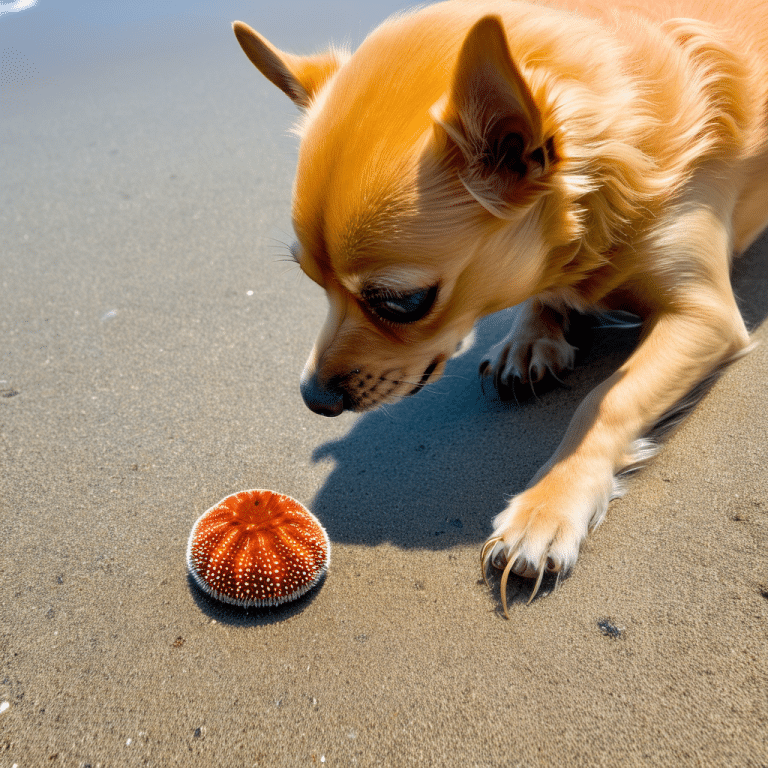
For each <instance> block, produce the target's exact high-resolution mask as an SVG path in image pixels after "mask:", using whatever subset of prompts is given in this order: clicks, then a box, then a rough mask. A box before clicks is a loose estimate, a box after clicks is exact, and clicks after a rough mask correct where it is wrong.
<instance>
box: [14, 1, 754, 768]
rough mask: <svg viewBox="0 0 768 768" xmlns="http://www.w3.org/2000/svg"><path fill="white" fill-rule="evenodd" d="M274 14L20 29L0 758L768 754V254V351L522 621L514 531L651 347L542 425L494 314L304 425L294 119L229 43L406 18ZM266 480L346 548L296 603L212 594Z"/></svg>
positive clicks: (296, 39)
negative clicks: (504, 536)
mask: <svg viewBox="0 0 768 768" xmlns="http://www.w3.org/2000/svg"><path fill="white" fill-rule="evenodd" d="M198 5H199V7H198ZM262 6H263V4H261V3H250V4H248V3H245V2H240V3H230V4H223V5H222V6H221V7H220V8H218V9H217V10H216V11H204V10H202V8H203V5H202V4H195V3H192V4H188V10H173V9H171V10H169V11H168V12H167V14H166V16H165V17H163V18H161V19H159V20H158V18H157V17H156V16H152V15H151V14H150V13H149V11H147V14H148V15H147V16H146V17H143V16H142V15H141V13H140V12H139V11H140V9H141V8H142V7H144V6H142V4H141V3H139V4H137V5H136V6H135V9H134V12H133V14H134V15H133V16H132V17H131V18H127V19H126V20H125V22H124V23H121V24H117V23H115V20H114V19H112V18H111V17H109V15H108V14H106V13H105V12H103V13H102V16H101V17H98V18H94V17H93V16H92V15H90V16H89V13H91V12H92V10H93V9H90V6H87V4H85V3H84V4H83V9H82V12H81V13H77V14H76V13H74V12H72V13H64V11H58V12H55V11H53V10H48V9H46V8H41V7H39V6H38V7H35V8H32V9H30V10H28V11H23V12H21V13H18V14H6V15H4V16H2V17H0V49H2V50H3V51H4V52H7V51H8V50H11V51H12V54H8V56H10V58H8V59H7V60H6V61H8V62H10V61H13V62H14V63H13V67H11V66H10V65H7V67H6V70H5V72H6V77H5V79H4V80H3V82H2V87H1V88H0V131H1V133H0V135H2V140H1V141H0V194H2V198H0V199H2V205H1V206H0V265H1V266H2V270H1V272H0V339H1V341H0V767H1V768H11V766H14V765H15V766H18V768H37V767H38V766H43V765H52V766H53V765H62V766H81V767H84V766H91V767H92V768H95V766H104V767H106V766H119V767H122V766H143V765H149V766H162V767H163V768H164V767H166V766H286V767H289V766H291V767H292V766H304V765H306V766H312V765H327V766H332V765H336V766H350V765H358V766H411V765H414V766H417V765H424V766H454V765H456V766H459V765H460V766H482V767H483V768H484V767H485V766H488V767H494V768H496V767H498V768H511V767H513V766H521V767H522V766H525V767H526V768H528V767H533V766H616V765H622V766H626V765H631V766H634V765H638V766H644V765H648V766H735V767H742V768H759V767H760V766H765V765H768V738H767V737H766V734H767V733H768V694H767V693H766V692H767V691H768V672H767V670H768V629H767V628H768V556H767V554H766V553H767V552H768V546H767V544H768V476H767V475H766V471H765V467H766V464H768V437H766V434H767V430H768V394H766V387H765V377H766V371H768V343H767V342H768V331H767V330H766V328H767V327H768V326H767V325H766V323H765V318H766V315H767V314H768V241H765V240H764V241H762V242H761V243H760V244H759V245H758V247H756V248H755V249H753V250H752V251H751V252H750V253H749V254H747V255H746V256H745V257H744V258H743V259H742V260H741V261H740V262H739V263H738V264H737V266H736V272H735V276H734V282H735V285H736V289H737V293H738V295H739V297H740V301H741V304H742V307H743V311H744V314H745V316H746V317H747V319H748V321H749V323H750V325H751V326H752V327H754V328H755V338H756V339H758V340H760V341H762V344H761V346H759V347H758V348H757V350H756V351H755V352H753V353H752V354H751V355H750V356H749V357H747V358H746V359H745V360H743V361H741V362H740V363H738V365H736V366H734V367H733V368H732V369H731V370H729V371H728V372H727V373H726V374H725V376H724V377H723V378H722V380H721V381H720V382H719V383H718V384H717V385H716V386H715V388H714V389H713V391H712V392H711V393H710V394H709V396H708V397H707V398H706V399H705V400H704V402H703V403H702V404H701V405H700V407H699V408H698V409H697V410H696V411H695V412H694V414H693V415H692V416H691V417H690V418H689V420H688V421H687V422H686V423H685V424H684V426H683V427H682V428H681V429H680V430H679V431H678V432H677V433H676V434H675V435H674V436H673V437H672V438H671V439H670V440H669V441H668V443H667V445H666V447H665V448H664V450H663V452H662V454H661V456H660V457H659V458H658V459H657V460H656V461H655V462H654V463H653V464H652V465H651V466H650V467H648V468H647V469H646V470H645V471H643V472H642V473H640V474H638V475H637V476H636V477H635V478H634V479H633V480H632V482H631V486H630V492H629V493H628V495H627V496H626V497H625V498H624V499H623V500H621V501H619V502H616V503H614V504H613V505H612V507H611V509H610V512H609V514H608V517H607V519H606V521H605V523H604V524H603V525H602V526H601V527H600V528H599V529H598V531H597V532H596V533H595V534H594V535H593V536H592V537H591V539H590V540H589V542H588V544H587V546H586V547H585V549H584V551H583V553H582V555H581V558H580V560H579V563H578V565H577V567H576V569H575V571H574V573H573V575H572V576H571V577H570V578H569V579H567V580H565V581H564V582H563V583H562V584H561V585H560V586H559V587H558V588H557V589H556V590H554V591H552V590H551V589H550V588H546V589H545V590H544V592H545V593H549V594H545V595H544V596H543V597H541V598H539V599H536V600H535V601H534V602H533V603H532V604H531V605H529V606H526V600H527V596H528V590H529V585H528V584H527V583H525V582H516V583H514V584H513V585H512V586H511V588H510V601H511V610H510V614H511V618H510V620H506V619H505V618H504V617H503V615H502V613H501V607H500V601H499V599H498V583H497V581H492V585H491V589H488V588H486V586H485V585H484V584H483V582H482V580H481V577H480V570H479V550H480V547H481V546H482V542H483V541H484V538H485V536H486V535H487V534H488V533H489V530H490V529H489V523H490V520H491V518H492V517H493V515H495V514H496V513H497V512H498V511H500V510H501V509H502V508H503V506H504V501H505V498H506V497H507V496H509V495H510V494H512V493H514V492H515V491H518V490H520V489H521V488H522V487H523V486H524V485H525V483H526V482H527V480H528V479H529V478H530V476H531V475H532V474H533V473H534V472H535V470H536V469H537V468H538V466H539V465H540V464H541V463H542V462H543V461H544V460H545V459H546V458H547V456H548V455H549V454H550V452H551V451H552V450H553V448H554V447H555V446H556V444H557V442H558V441H559V439H560V436H561V435H562V432H563V430H564V428H565V425H566V424H567V422H568V419H569V417H570V415H571V413H572V412H573V410H574V409H575V407H576V405H577V403H578V402H579V400H580V398H581V397H583V396H584V394H585V393H586V392H587V391H588V390H589V388H590V387H591V386H593V385H594V384H595V383H597V382H598V381H600V380H601V379H602V378H604V376H605V375H606V374H607V372H608V371H610V370H611V369H612V368H613V367H615V366H616V365H617V364H618V361H619V360H620V359H621V357H622V355H624V354H626V353H627V351H628V350H629V349H630V348H631V345H632V343H633V338H632V335H631V333H627V332H621V331H616V330H604V331H602V332H601V333H600V335H599V336H598V337H597V338H596V339H595V340H594V346H593V347H592V351H591V352H589V353H588V354H586V355H585V359H584V360H583V363H582V365H581V367H580V368H579V369H578V370H577V371H575V372H574V373H573V374H572V375H571V376H569V378H568V380H567V388H557V389H554V390H553V391H551V392H548V393H546V394H543V395H542V396H541V397H540V398H539V399H538V400H536V399H534V400H532V401H531V402H528V403H525V404H522V405H520V406H518V405H515V404H508V403H502V402H500V401H499V400H498V399H497V398H495V397H494V396H493V395H492V393H490V392H485V393H484V392H483V391H482V389H481V386H480V383H479V380H478V378H477V376H476V370H477V365H478V362H479V360H480V359H481V357H482V355H483V352H484V350H485V349H486V348H487V346H488V345H489V344H491V343H493V341H494V340H496V339H497V338H498V337H499V336H500V335H501V334H502V333H503V329H501V328H500V327H498V326H497V325H496V324H494V323H493V322H492V321H491V322H487V323H484V324H483V325H482V326H481V328H480V334H479V338H478V343H477V345H476V346H475V347H474V348H473V349H472V350H470V351H469V352H468V353H467V354H466V355H465V356H464V357H462V358H459V359H457V360H455V361H453V362H452V363H451V365H450V366H449V369H448V373H447V375H446V376H445V377H444V378H443V379H442V380H441V381H440V382H439V383H437V384H436V385H434V386H432V387H429V388H427V389H426V390H425V391H423V392H422V393H420V394H419V395H418V396H417V397H415V398H411V399H409V400H407V401H404V402H403V403H401V404H398V405H396V406H391V407H389V408H387V409H386V410H384V411H380V412H375V413H372V414H369V415H365V416H362V417H357V416H353V415H344V416H342V417H340V418H338V419H324V418H321V417H319V416H315V415H314V414H312V413H310V412H309V411H308V410H307V409H306V408H305V407H304V405H303V403H302V402H301V398H300V395H299V392H298V377H299V374H300V372H301V369H302V366H303V363H304V359H305V356H306V354H307V352H308V350H309V348H310V346H311V344H312V341H313V339H314V335H315V333H316V330H317V328H318V326H319V324H320V322H321V321H322V319H323V316H324V312H325V299H324V297H323V295H322V293H321V291H320V290H319V289H318V288H317V287H316V286H314V285H313V284H312V283H311V282H310V281H309V280H308V279H306V278H303V277H301V276H300V275H299V273H298V272H297V270H296V268H295V267H294V266H293V265H292V264H291V263H289V262H288V261H286V254H287V247H286V244H287V243H289V242H290V241H291V234H290V216H289V203H290V186H291V180H292V174H293V168H294V163H295V144H294V140H293V139H292V138H291V137H290V136H288V135H287V130H288V128H289V127H290V124H291V122H292V120H293V119H294V116H295V113H294V110H293V107H292V105H291V104H290V102H288V100H287V99H286V98H285V97H284V96H283V95H282V94H280V93H279V92H277V90H276V89H275V88H274V87H273V86H271V85H270V84H268V83H266V81H263V79H262V78H260V77H259V76H258V73H256V71H255V70H253V69H252V68H251V67H250V65H249V64H248V62H247V60H246V59H245V57H244V56H243V54H242V53H241V52H240V50H239V49H238V48H237V45H236V43H235V40H234V37H233V36H232V34H231V31H230V30H229V27H228V23H229V22H230V21H231V20H232V19H234V18H242V19H243V20H245V21H247V22H249V23H251V24H252V25H253V26H255V27H256V28H258V29H260V30H261V31H263V32H264V33H265V34H267V35H268V36H271V37H272V38H273V39H274V40H275V41H276V42H277V43H278V44H280V45H283V46H285V47H287V48H293V49H294V50H316V49H318V48H319V47H321V46H322V44H323V43H324V42H325V41H327V40H328V39H329V38H333V39H335V40H336V41H337V42H343V40H344V38H345V36H346V37H348V38H349V39H350V40H351V41H352V42H355V41H357V40H359V38H360V37H361V36H362V35H363V34H364V33H365V31H366V30H367V29H368V28H370V26H372V24H373V23H375V22H376V21H378V20H380V19H382V18H384V17H385V16H386V15H387V13H389V12H390V11H391V10H393V9H394V8H395V7H396V6H395V5H393V4H391V3H380V4H379V5H378V6H377V4H376V3H373V4H370V7H369V6H368V5H366V10H365V11H364V12H363V11H362V10H359V9H358V8H357V7H356V6H354V5H352V4H351V3H350V4H346V3H335V4H330V3H329V4H325V3H324V4H322V6H323V10H322V12H321V11H319V10H318V8H317V4H314V5H311V4H302V3H296V4H295V5H291V7H290V8H287V9H284V10H281V9H280V8H275V7H273V8H271V9H267V8H266V7H262ZM147 7H149V6H147ZM89 9H90V10H89ZM136 9H139V10H136ZM189 9H191V10H189ZM48 13H50V14H51V16H50V17H48V16H46V14H48ZM54 13H58V14H59V15H58V16H54V15H53V14H54ZM155 13H156V12H155ZM206 13H207V14H208V16H206V15H205V14H206ZM262 13H263V14H264V17H263V22H264V23H263V24H261V25H260V24H259V21H260V14H262ZM281 13H282V14H283V15H284V16H285V17H286V18H285V19H283V20H282V21H281ZM32 14H37V15H36V16H33V15H32ZM363 14H365V16H363ZM9 22H12V23H13V26H11V24H10V23H9ZM336 28H338V32H337V33H334V31H333V30H334V29H336ZM11 69H13V72H11V71H10V70H11ZM252 487H265V488H273V489H275V490H279V491H281V492H283V493H287V494H290V495H291V496H294V497H295V498H297V499H299V500H301V501H302V502H304V503H307V504H308V505H309V506H310V507H311V508H312V509H313V511H314V512H315V514H316V515H318V516H319V517H320V519H321V520H323V522H324V523H325V524H326V526H327V528H328V531H329V534H330V537H331V540H332V542H333V559H332V564H331V568H330V571H329V574H328V576H327V578H326V580H325V582H324V583H323V584H322V586H321V587H320V588H319V589H317V590H315V591H314V592H312V593H311V594H309V595H308V596H307V597H305V598H303V599H301V600H300V601H299V602H297V603H295V604H291V605H289V606H287V607H284V608H280V609H269V610H263V611H258V610H247V611H244V610H237V609H232V608H228V607H224V606H222V605H219V604H216V603H214V602H213V601H211V600H209V599H207V598H205V597H204V596H202V595H201V593H200V592H199V591H197V589H196V588H195V587H194V586H193V585H192V584H191V582H190V580H189V579H188V577H187V575H186V570H185V562H184V554H185V547H186V541H187V536H188V533H189V530H190V527H191V526H192V524H193V522H194V521H195V519H196V518H197V517H198V516H199V515H200V514H201V513H202V512H203V511H204V510H205V509H207V508H208V507H210V506H211V505H212V504H214V503H215V502H216V501H218V500H219V499H220V498H222V497H223V496H225V495H227V494H229V493H231V492H234V491H237V490H241V489H245V488H252ZM550 586H551V585H550ZM5 703H7V705H8V706H5Z"/></svg>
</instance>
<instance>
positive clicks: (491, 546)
mask: <svg viewBox="0 0 768 768" xmlns="http://www.w3.org/2000/svg"><path fill="white" fill-rule="evenodd" d="M521 540H522V537H521V539H520V540H519V541H516V542H514V543H513V544H512V545H510V546H507V545H506V544H504V539H503V537H502V536H491V538H489V539H488V540H487V541H486V542H485V544H484V545H483V548H482V550H481V552H480V567H481V569H482V573H483V581H484V582H485V585H486V586H487V587H490V584H489V582H488V566H489V565H490V566H492V567H493V568H496V569H497V570H500V571H502V574H501V582H500V584H499V589H500V594H501V605H502V608H503V609H504V616H505V617H506V618H509V606H508V604H507V582H508V580H509V575H510V573H514V574H515V575H516V576H520V577H522V578H530V579H532V578H534V577H535V578H536V582H535V584H534V585H533V589H532V590H531V594H530V597H529V598H528V601H527V603H526V605H530V604H531V602H532V601H533V599H534V597H536V595H537V594H538V592H539V589H540V587H541V583H542V581H543V579H544V574H546V573H559V572H560V571H561V566H560V565H559V564H558V563H557V562H556V561H555V559H554V558H553V557H551V556H549V555H547V556H546V557H545V558H543V559H542V562H541V563H539V564H538V565H537V566H536V567H534V566H533V565H531V564H530V563H528V562H527V561H526V560H525V558H524V557H523V555H522V552H521V551H520V543H521ZM502 556H503V560H502Z"/></svg>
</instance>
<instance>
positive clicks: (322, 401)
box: [301, 355, 447, 416]
mask: <svg viewBox="0 0 768 768" xmlns="http://www.w3.org/2000/svg"><path fill="white" fill-rule="evenodd" d="M446 359H447V357H446V356H445V355H438V356H437V357H436V358H435V359H434V360H432V362H431V363H430V364H429V365H428V366H427V367H426V368H425V369H424V372H423V373H422V374H421V376H420V377H419V380H418V381H417V382H416V383H415V384H414V382H413V379H412V378H410V377H408V376H406V375H404V372H403V371H402V370H398V369H392V370H389V371H386V372H384V373H383V374H381V375H379V376H375V375H373V374H372V373H369V372H366V371H363V370H361V369H359V368H358V369H355V370H353V371H350V372H349V373H346V374H343V375H339V376H334V377H332V378H331V379H330V380H329V381H328V382H327V383H325V384H322V383H320V382H319V380H318V377H317V375H316V374H314V375H312V376H309V377H305V378H303V379H302V382H301V394H302V397H303V398H304V402H305V403H306V405H307V407H308V408H309V409H310V410H311V411H314V412H315V413H318V414H320V415H321V416H338V415H340V414H341V413H343V412H344V411H355V412H358V413H359V412H362V411H370V410H373V409H374V408H376V407H377V406H379V405H383V404H384V403H389V402H393V401H396V400H398V399H404V398H406V397H412V396H413V395H416V394H418V393H419V392H421V390H422V389H424V387H425V386H426V385H427V384H428V383H429V382H430V380H432V379H433V378H435V374H436V372H437V371H438V369H439V368H440V367H441V366H442V365H443V364H444V363H445V361H446Z"/></svg>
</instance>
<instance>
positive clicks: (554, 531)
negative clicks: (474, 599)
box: [481, 478, 618, 616]
mask: <svg viewBox="0 0 768 768" xmlns="http://www.w3.org/2000/svg"><path fill="white" fill-rule="evenodd" d="M601 485H603V487H602V488H601V489H599V490H597V491H596V492H595V490H593V491H592V492H585V491H586V489H582V492H581V493H580V492H579V490H578V489H576V488H570V489H569V488H561V490H559V491H558V490H557V489H553V488H552V484H551V483H547V482H546V478H545V479H544V480H543V481H542V482H540V483H539V484H537V485H535V486H533V487H532V488H529V489H528V490H527V491H524V492H523V493H521V494H520V495H518V496H515V497H514V498H513V499H512V500H511V501H510V503H509V505H508V506H507V508H506V509H505V510H504V511H503V512H501V513H500V514H498V515H497V516H496V518H495V519H494V521H493V528H494V530H493V534H492V535H491V536H490V537H489V538H488V540H487V541H486V543H485V546H484V547H483V551H482V555H481V560H482V567H483V575H484V576H485V574H486V573H487V569H488V566H493V567H494V568H497V569H499V570H501V571H502V577H501V599H502V605H503V607H504V614H505V615H506V616H508V615H509V614H508V610H507V598H506V587H507V579H508V577H509V574H510V573H514V574H516V575H518V576H522V577H523V578H530V579H532V578H536V583H535V585H534V588H533V591H532V593H531V597H530V600H533V598H534V596H535V595H536V593H537V592H538V589H539V586H540V585H541V580H542V578H543V576H544V574H545V573H552V574H560V575H566V574H567V573H568V572H569V571H570V570H571V569H572V568H573V566H574V565H575V563H576V560H577V558H578V556H579V550H580V548H581V545H582V543H583V541H584V539H585V538H586V536H587V533H588V532H589V530H590V528H593V527H594V526H596V525H597V524H598V523H599V522H600V521H601V520H602V518H603V516H604V515H605V511H606V509H607V507H608V502H609V501H610V500H611V498H614V497H615V496H616V495H618V494H617V492H616V491H615V490H614V488H615V486H614V483H613V482H612V481H611V483H610V485H605V484H601ZM530 600H529V602H530Z"/></svg>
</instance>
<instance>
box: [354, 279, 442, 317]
mask: <svg viewBox="0 0 768 768" xmlns="http://www.w3.org/2000/svg"><path fill="white" fill-rule="evenodd" d="M436 297H437V286H436V285H433V286H432V287H431V288H424V289H422V290H420V291H414V292H413V293H399V292H397V291H393V290H391V289H389V288H371V289H366V290H364V291H363V301H365V303H366V304H367V305H368V308H369V309H370V310H371V312H373V313H374V314H376V315H378V316H379V317H380V318H381V319H382V320H387V321H389V322H390V323H415V322H416V321H417V320H421V318H422V317H424V316H425V315H426V314H427V312H429V310H430V309H432V305H433V304H434V303H435V298H436Z"/></svg>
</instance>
